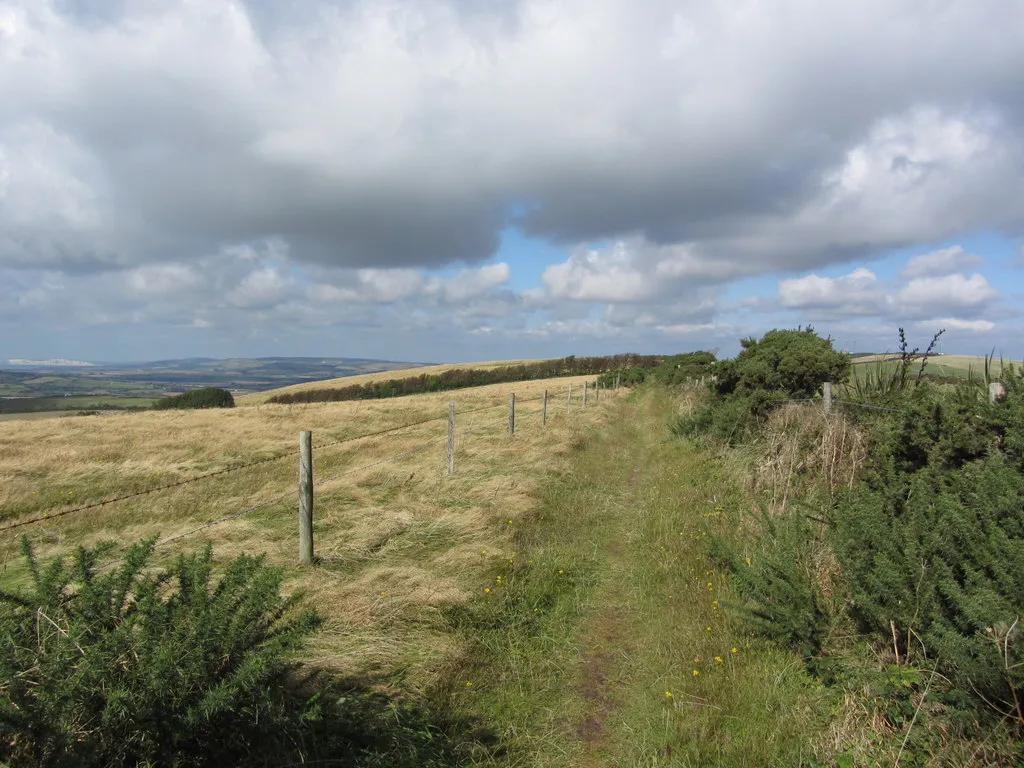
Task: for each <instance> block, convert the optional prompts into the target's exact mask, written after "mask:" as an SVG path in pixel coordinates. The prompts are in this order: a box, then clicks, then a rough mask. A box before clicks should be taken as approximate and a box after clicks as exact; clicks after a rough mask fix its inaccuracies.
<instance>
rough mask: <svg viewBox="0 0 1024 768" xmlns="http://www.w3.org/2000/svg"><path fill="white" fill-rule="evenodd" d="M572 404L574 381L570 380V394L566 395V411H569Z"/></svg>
mask: <svg viewBox="0 0 1024 768" xmlns="http://www.w3.org/2000/svg"><path fill="white" fill-rule="evenodd" d="M571 405H572V382H571V381H570V382H569V394H568V395H566V396H565V412H566V413H568V412H569V406H571Z"/></svg>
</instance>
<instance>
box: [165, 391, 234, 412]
mask: <svg viewBox="0 0 1024 768" xmlns="http://www.w3.org/2000/svg"><path fill="white" fill-rule="evenodd" d="M234 407H235V398H234V397H232V395H231V393H230V392H228V391H227V390H226V389H220V388H218V387H202V388H200V389H193V390H191V391H189V392H183V393H182V394H180V395H171V396H170V397H164V398H161V399H160V400H157V401H156V402H155V403H153V408H155V409H156V410H168V409H172V408H234Z"/></svg>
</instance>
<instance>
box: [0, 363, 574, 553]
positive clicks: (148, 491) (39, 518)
mask: <svg viewBox="0 0 1024 768" xmlns="http://www.w3.org/2000/svg"><path fill="white" fill-rule="evenodd" d="M571 386H572V385H571V383H570V384H569V387H570V390H569V391H570V392H571ZM431 394H432V393H431ZM546 396H547V392H545V394H544V395H540V396H537V397H531V398H523V399H520V400H518V403H524V402H535V401H540V400H544V399H546ZM513 397H514V394H513ZM514 402H515V401H514ZM502 407H505V404H504V403H495V404H492V405H486V406H481V407H479V408H472V409H470V410H467V411H462V412H461V414H460V415H468V414H473V413H481V412H484V411H489V410H494V409H496V408H502ZM538 412H539V411H538ZM520 413H522V412H520ZM527 413H533V411H529V412H527ZM446 419H448V415H447V414H445V415H443V416H437V417H431V418H429V419H421V420H419V421H414V422H410V423H408V424H401V425H398V426H395V427H389V428H387V429H382V430H378V431H376V432H368V433H365V434H361V435H354V436H352V437H347V438H343V439H340V440H333V441H331V442H328V443H322V444H319V445H314V446H312V448H313V449H314V450H322V449H324V448H331V447H335V446H338V445H343V444H346V443H352V442H356V441H357V440H365V439H369V438H373V437H381V436H383V435H388V434H392V433H395V432H399V431H401V430H405V429H412V428H414V427H418V426H422V425H424V424H429V423H432V422H435V421H444V420H446ZM504 422H505V418H504V417H503V418H502V419H501V420H500V421H498V422H494V423H492V424H488V425H483V426H480V427H476V428H471V429H468V430H461V432H462V433H463V434H475V433H479V432H481V431H483V430H484V429H490V428H491V427H493V426H495V425H497V424H501V423H504ZM431 444H432V443H427V444H424V445H423V446H419V447H418V448H414V449H411V450H409V451H404V452H402V453H400V454H396V455H394V456H391V457H388V458H386V459H381V460H379V461H375V462H372V463H371V464H367V465H364V466H362V467H356V468H354V469H351V470H346V471H345V472H343V473H341V474H339V475H335V476H333V477H331V478H327V479H326V480H323V481H320V482H330V481H331V480H334V479H337V478H339V477H343V476H345V475H348V474H354V473H356V472H359V471H362V470H365V469H369V468H371V467H374V466H378V465H380V464H384V463H387V462H388V461H394V460H395V459H398V458H401V457H403V456H407V455H409V454H412V453H415V452H417V451H419V450H423V449H424V448H426V447H429V445H431ZM295 455H296V452H295V451H288V452H286V453H279V454H276V455H274V456H269V457H266V458H263V459H257V460H255V461H251V462H246V463H245V464H236V465H232V466H229V467H225V468H223V469H218V470H215V471H213V472H207V473H205V474H202V475H198V476H196V477H191V478H187V479H184V480H178V481H175V482H173V483H165V484H163V485H159V486H155V487H153V488H147V489H144V490H141V491H135V492H133V493H127V494H123V495H121V496H115V497H113V498H109V499H103V500H101V501H96V502H90V503H89V504H83V505H81V506H78V507H73V508H71V509H64V510H59V511H56V512H52V513H49V514H44V515H38V516H36V517H33V518H29V519H27V520H18V521H15V522H12V523H9V524H7V525H5V526H2V527H0V534H2V533H5V532H7V531H11V530H15V529H17V528H22V527H24V526H28V525H35V524H37V523H45V522H49V521H51V520H56V519H59V518H62V517H66V516H68V515H73V514H77V513H79V512H86V511H89V510H92V509H97V508H99V507H103V506H107V505H109V504H114V503H117V502H121V501H127V500H129V499H134V498H138V497H141V496H146V495H149V494H152V493H157V492H159V491H164V490H168V489H171V488H178V487H181V486H185V485H190V484H191V483H196V482H199V481H201V480H206V479H209V478H211V477H216V476H218V475H226V474H230V473H233V472H238V471H241V470H244V469H250V468H252V467H256V466H259V465H261V464H267V463H269V462H272V461H278V460H280V459H284V458H288V457H289V456H292V457H294V456H295ZM295 492H296V491H288V492H287V493H285V494H283V495H282V496H280V497H278V498H276V499H273V500H271V501H269V502H260V503H259V504H257V505H255V506H253V507H249V508H247V509H245V510H243V511H242V512H238V513H233V514H231V515H229V516H227V517H225V518H222V519H220V520H217V521H213V522H211V523H207V524H204V525H202V526H200V527H199V528H197V529H195V531H191V532H188V533H185V534H180V535H179V536H175V537H172V538H171V539H168V540H166V541H161V542H158V543H157V544H156V546H162V545H163V544H165V543H167V542H169V541H175V540H177V539H178V538H183V537H184V536H190V535H192V534H193V533H198V532H200V531H202V530H205V529H206V528H209V527H212V526H214V525H219V524H220V523H222V522H226V521H228V520H233V519H235V518H237V517H241V516H242V515H245V514H248V513H250V512H253V511H255V510H257V509H260V508H262V507H264V506H267V505H269V504H273V503H276V502H277V501H280V500H281V499H283V498H287V497H288V496H290V495H291V494H292V493H295ZM113 562H118V561H116V560H115V561H113ZM104 567H106V566H104Z"/></svg>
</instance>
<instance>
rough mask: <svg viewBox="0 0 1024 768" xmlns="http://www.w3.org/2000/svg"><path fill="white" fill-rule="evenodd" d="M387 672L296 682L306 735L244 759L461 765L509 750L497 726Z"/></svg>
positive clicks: (396, 767) (391, 766)
mask: <svg viewBox="0 0 1024 768" xmlns="http://www.w3.org/2000/svg"><path fill="white" fill-rule="evenodd" d="M389 683H390V681H389V679H388V678H386V677H383V676H382V677H378V678H375V677H361V678H328V676H327V674H326V673H315V674H314V675H313V676H311V677H309V678H307V679H306V680H304V681H303V682H302V683H301V684H299V685H297V686H296V687H295V690H294V691H293V692H292V693H293V699H294V701H295V706H296V707H299V708H301V709H302V710H304V712H305V714H304V715H303V716H302V717H303V720H304V725H305V727H304V728H303V729H302V731H301V736H300V737H299V738H294V737H293V738H292V739H290V740H289V741H291V744H290V745H289V746H288V747H287V748H284V749H281V750H280V751H279V752H278V753H277V754H275V755H269V754H264V755H245V756H239V757H240V759H244V760H245V763H246V764H249V765H264V766H275V767H277V768H284V767H285V766H299V765H318V766H345V767H346V768H348V767H351V768H378V767H379V768H384V766H388V768H456V767H461V766H470V765H474V764H477V761H478V760H479V758H480V757H484V756H486V757H490V758H493V757H498V756H500V755H501V754H502V753H503V748H502V747H501V745H500V743H499V742H500V739H499V737H498V735H497V733H496V731H495V730H494V729H492V728H490V727H489V726H487V725H486V724H485V723H483V721H482V720H480V719H479V718H476V717H467V716H464V715H458V716H456V715H453V714H452V713H451V711H450V710H449V708H448V707H446V706H445V705H444V703H443V702H444V698H443V697H438V701H439V703H435V704H432V703H429V702H427V701H424V700H416V699H413V698H411V697H409V696H406V695H403V694H401V693H399V692H396V691H394V690H392V689H391V688H390V685H389Z"/></svg>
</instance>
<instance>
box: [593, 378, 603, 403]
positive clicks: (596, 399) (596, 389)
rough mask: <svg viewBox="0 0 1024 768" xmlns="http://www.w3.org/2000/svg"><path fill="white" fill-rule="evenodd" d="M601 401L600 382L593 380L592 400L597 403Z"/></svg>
mask: <svg viewBox="0 0 1024 768" xmlns="http://www.w3.org/2000/svg"><path fill="white" fill-rule="evenodd" d="M600 401H601V382H600V381H595V382H594V402H595V403H599V402H600Z"/></svg>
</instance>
